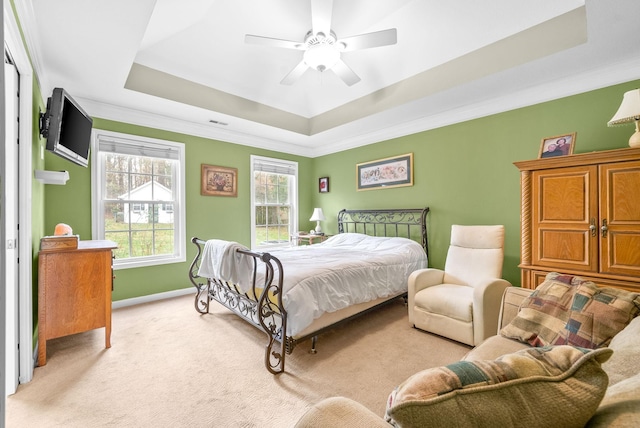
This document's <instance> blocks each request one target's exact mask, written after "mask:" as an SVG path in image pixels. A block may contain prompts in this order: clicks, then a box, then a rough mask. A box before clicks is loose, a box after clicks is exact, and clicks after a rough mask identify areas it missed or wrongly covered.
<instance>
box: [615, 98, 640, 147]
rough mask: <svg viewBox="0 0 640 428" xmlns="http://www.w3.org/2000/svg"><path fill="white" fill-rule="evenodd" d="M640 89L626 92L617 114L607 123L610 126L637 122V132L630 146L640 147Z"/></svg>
mask: <svg viewBox="0 0 640 428" xmlns="http://www.w3.org/2000/svg"><path fill="white" fill-rule="evenodd" d="M639 121H640V89H634V90H632V91H628V92H625V94H624V96H623V97H622V104H620V108H618V111H617V112H616V114H614V115H613V117H612V118H611V120H610V121H609V122H608V123H607V125H609V126H615V125H624V124H626V123H630V122H635V124H636V132H635V133H634V134H633V135H632V136H631V138H630V139H629V146H631V147H640V128H639V124H638V122H639Z"/></svg>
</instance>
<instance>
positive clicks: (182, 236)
mask: <svg viewBox="0 0 640 428" xmlns="http://www.w3.org/2000/svg"><path fill="white" fill-rule="evenodd" d="M100 143H116V144H117V143H122V144H126V145H127V146H128V147H129V148H131V147H135V146H138V147H140V149H141V150H144V149H145V148H148V149H152V150H162V149H165V150H171V151H172V152H174V153H177V154H178V158H179V159H178V160H177V161H178V162H177V164H178V167H177V169H178V171H176V174H175V177H174V189H173V190H174V191H175V201H174V202H173V210H174V214H173V216H174V217H173V220H174V228H175V229H174V247H173V248H174V253H173V254H170V255H166V254H165V255H158V256H146V257H134V258H125V259H118V258H117V257H116V258H115V260H114V261H113V268H114V269H127V268H137V267H144V266H156V265H163V264H169V263H181V262H185V261H186V259H187V256H186V254H187V245H186V204H185V150H184V144H183V143H178V142H175V141H167V140H158V139H155V138H148V137H140V136H137V135H128V134H122V133H119V132H113V131H105V130H100V129H94V130H93V131H92V146H91V153H92V155H91V204H92V209H91V218H92V224H93V227H92V234H93V239H105V238H104V236H105V235H104V226H105V224H104V216H103V215H102V214H101V213H103V212H104V182H105V171H104V161H103V157H104V156H105V152H101V151H100V149H99V148H100ZM141 154H142V152H141Z"/></svg>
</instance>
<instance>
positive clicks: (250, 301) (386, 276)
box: [189, 208, 429, 374]
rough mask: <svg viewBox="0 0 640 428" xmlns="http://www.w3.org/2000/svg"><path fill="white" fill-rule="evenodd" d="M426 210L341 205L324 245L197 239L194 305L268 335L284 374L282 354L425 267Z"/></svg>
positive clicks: (388, 294) (389, 296)
mask: <svg viewBox="0 0 640 428" xmlns="http://www.w3.org/2000/svg"><path fill="white" fill-rule="evenodd" d="M428 212H429V208H416V209H381V210H346V209H344V210H341V211H340V212H339V213H338V234H337V235H335V236H332V237H329V238H328V239H326V240H325V241H323V242H322V243H319V244H314V245H308V246H291V247H289V248H283V249H277V250H274V251H271V252H256V251H251V250H249V249H247V248H245V247H243V246H241V245H240V244H237V243H233V242H227V241H221V240H215V239H208V240H203V239H200V238H197V237H194V238H192V239H191V242H192V243H193V244H195V246H196V247H197V254H196V256H195V258H194V260H193V262H192V263H191V266H190V269H189V280H190V281H191V283H192V284H193V285H194V286H195V287H196V289H197V292H196V297H195V308H196V310H197V311H198V312H199V313H201V314H205V313H208V311H209V304H210V302H211V301H212V300H215V301H217V302H218V303H220V304H222V305H223V306H225V307H226V308H228V309H230V310H231V311H233V312H234V313H235V314H237V315H238V316H240V317H241V318H243V319H244V320H246V321H248V322H249V323H250V324H251V325H253V326H255V327H257V328H259V329H260V330H262V331H263V332H265V333H266V335H267V345H266V350H265V357H264V359H265V361H264V363H265V366H266V368H267V370H269V371H270V372H271V373H273V374H277V373H282V372H283V371H284V367H285V355H286V354H290V353H291V352H292V351H293V349H294V348H295V346H296V345H297V344H298V343H300V342H303V341H306V340H309V339H311V349H312V352H315V349H316V341H317V337H318V335H320V334H321V333H323V332H324V331H327V330H328V329H331V328H334V327H336V326H337V325H339V324H341V323H344V322H347V321H348V320H351V319H353V318H354V317H356V316H362V315H364V314H366V313H368V312H370V311H372V310H375V309H376V308H379V307H380V306H382V305H385V304H388V303H390V302H392V301H394V300H396V299H398V298H406V294H407V278H408V276H409V274H410V273H411V272H413V271H414V270H416V269H420V268H423V267H426V266H427V260H428V239H427V228H426V217H427V213H428Z"/></svg>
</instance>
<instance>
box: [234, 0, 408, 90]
mask: <svg viewBox="0 0 640 428" xmlns="http://www.w3.org/2000/svg"><path fill="white" fill-rule="evenodd" d="M332 10H333V0H311V30H309V32H307V34H306V36H305V37H304V41H302V42H296V41H292V40H282V39H274V38H270V37H262V36H254V35H252V34H247V35H245V37H244V41H245V43H253V44H258V45H265V46H273V47H279V48H287V49H297V50H301V51H304V54H303V56H302V61H300V63H299V64H298V65H297V66H295V67H294V69H293V70H291V71H290V72H289V74H287V75H286V76H285V77H284V79H282V81H281V82H280V83H282V84H283V85H291V84H293V83H294V82H295V81H296V80H298V79H299V78H300V76H302V74H303V73H304V72H305V71H306V70H307V69H308V68H313V69H315V70H318V71H320V72H323V71H325V70H332V71H333V72H334V73H336V74H337V75H338V77H340V79H342V81H343V82H344V83H345V84H346V85H347V86H351V85H353V84H355V83H358V82H359V81H360V77H358V75H357V74H356V73H355V72H354V71H353V70H352V69H351V68H350V67H349V66H348V65H347V64H345V62H344V61H342V59H341V58H340V56H341V54H342V52H349V51H354V50H359V49H369V48H375V47H379V46H387V45H394V44H396V43H397V39H398V38H397V31H396V29H395V28H391V29H388V30H382V31H376V32H373V33H366V34H359V35H357V36H351V37H346V38H344V39H338V37H337V36H336V33H334V32H333V30H332V29H331V15H332Z"/></svg>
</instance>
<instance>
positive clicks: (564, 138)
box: [538, 132, 576, 159]
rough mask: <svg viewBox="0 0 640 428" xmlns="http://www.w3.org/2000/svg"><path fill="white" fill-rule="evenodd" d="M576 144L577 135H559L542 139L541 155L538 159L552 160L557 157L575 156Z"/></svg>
mask: <svg viewBox="0 0 640 428" xmlns="http://www.w3.org/2000/svg"><path fill="white" fill-rule="evenodd" d="M575 144H576V133H575V132H573V133H571V134H565V135H557V136H555V137H547V138H543V139H542V143H540V153H539V154H538V158H539V159H541V158H552V157H556V156H566V155H570V154H573V147H574V146H575Z"/></svg>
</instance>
